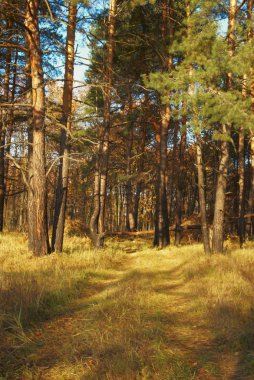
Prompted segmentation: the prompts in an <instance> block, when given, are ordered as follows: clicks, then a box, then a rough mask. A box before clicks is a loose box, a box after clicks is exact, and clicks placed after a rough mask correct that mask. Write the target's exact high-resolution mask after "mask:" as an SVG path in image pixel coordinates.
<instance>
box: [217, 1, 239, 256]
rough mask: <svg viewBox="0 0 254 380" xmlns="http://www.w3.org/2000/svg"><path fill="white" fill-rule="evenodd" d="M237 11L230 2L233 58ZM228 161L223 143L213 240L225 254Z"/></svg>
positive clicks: (226, 129) (229, 80) (229, 82)
mask: <svg viewBox="0 0 254 380" xmlns="http://www.w3.org/2000/svg"><path fill="white" fill-rule="evenodd" d="M236 9H237V0H230V8H229V16H228V20H229V21H228V55H229V58H231V57H232V56H233V54H234V48H235V23H236ZM231 89H232V73H228V75H227V90H228V91H230V90H231ZM230 129H231V126H230V125H223V127H222V133H223V135H224V136H227V135H228V133H229V132H230ZM228 161H229V143H228V141H222V143H221V157H220V163H219V173H218V178H217V187H216V196H215V205H214V218H213V239H212V250H213V252H217V253H222V252H223V241H224V217H225V193H226V186H227V174H228Z"/></svg>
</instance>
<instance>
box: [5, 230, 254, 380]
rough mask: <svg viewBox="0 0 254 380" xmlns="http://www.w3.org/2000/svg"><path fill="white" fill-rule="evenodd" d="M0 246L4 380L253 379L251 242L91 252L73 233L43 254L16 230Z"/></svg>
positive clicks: (113, 246)
mask: <svg viewBox="0 0 254 380" xmlns="http://www.w3.org/2000/svg"><path fill="white" fill-rule="evenodd" d="M0 247H1V251H0V252H1V253H0V263H1V267H2V268H3V271H2V273H1V277H0V286H1V293H0V302H1V312H0V318H1V329H2V332H3V334H2V338H1V340H0V351H1V354H0V355H1V356H0V363H1V365H0V374H1V375H2V377H1V376H0V378H1V379H14V380H15V379H52V380H58V379H59V380H60V379H88V380H89V379H90V380H97V379H98V380H101V379H110V380H117V379H123V380H124V379H126V380H132V379H136V380H146V379H151V380H175V379H176V380H177V379H186V380H188V379H200V380H201V379H202V380H203V379H218V378H225V379H231V378H232V379H233V378H234V377H233V376H235V378H241V377H239V376H238V374H239V373H240V374H242V375H241V376H242V378H246V379H248V378H250V379H251V378H253V376H254V366H253V363H254V355H253V352H254V333H253V324H254V308H253V305H254V258H253V254H252V250H253V248H252V247H251V246H250V247H249V248H245V249H244V250H235V251H232V252H230V253H228V254H227V255H213V256H205V255H204V254H203V252H202V247H201V245H192V246H185V247H181V248H175V247H170V248H168V249H165V250H160V251H158V250H156V249H154V248H151V242H150V241H149V240H148V241H144V240H142V239H135V240H125V241H123V240H121V239H115V238H111V239H109V240H108V241H107V247H106V249H105V250H102V251H94V250H92V249H91V247H90V244H89V242H88V240H87V239H86V238H82V237H75V236H73V237H70V238H68V239H67V240H66V244H65V253H64V254H62V255H55V254H53V255H51V256H48V257H44V258H39V259H38V258H34V257H32V256H31V254H30V253H28V252H27V250H26V248H25V247H26V241H25V238H24V237H23V236H22V235H17V234H10V235H3V236H2V237H1V243H0ZM237 376H238V377H237ZM248 376H249V377H248Z"/></svg>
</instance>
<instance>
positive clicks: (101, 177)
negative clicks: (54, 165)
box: [90, 0, 117, 248]
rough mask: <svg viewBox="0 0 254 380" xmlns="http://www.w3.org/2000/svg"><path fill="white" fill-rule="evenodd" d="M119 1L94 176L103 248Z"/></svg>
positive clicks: (96, 239) (97, 240)
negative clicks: (113, 67)
mask: <svg viewBox="0 0 254 380" xmlns="http://www.w3.org/2000/svg"><path fill="white" fill-rule="evenodd" d="M116 7H117V1H116V0H110V4H109V17H108V42H107V61H106V68H105V85H104V89H103V94H104V125H103V127H102V128H100V130H99V140H100V141H99V144H98V145H99V146H98V154H97V163H96V168H95V177H94V196H93V204H94V210H93V213H92V217H91V220H90V236H91V239H92V242H93V244H94V246H95V247H96V248H103V246H104V239H105V223H104V222H105V204H106V190H107V176H108V160H109V136H110V124H111V116H110V110H111V88H112V66H113V54H114V35H115V17H116Z"/></svg>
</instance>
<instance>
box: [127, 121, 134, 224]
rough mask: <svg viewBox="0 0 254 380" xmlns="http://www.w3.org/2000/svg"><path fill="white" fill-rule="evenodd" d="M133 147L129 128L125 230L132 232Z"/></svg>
mask: <svg viewBox="0 0 254 380" xmlns="http://www.w3.org/2000/svg"><path fill="white" fill-rule="evenodd" d="M132 145H133V126H131V131H130V132H129V137H128V141H127V155H126V156H127V167H126V175H127V177H128V178H127V184H126V230H127V231H134V227H135V223H134V212H133V199H132V198H133V195H132V183H131V180H130V178H129V177H130V175H131V153H132Z"/></svg>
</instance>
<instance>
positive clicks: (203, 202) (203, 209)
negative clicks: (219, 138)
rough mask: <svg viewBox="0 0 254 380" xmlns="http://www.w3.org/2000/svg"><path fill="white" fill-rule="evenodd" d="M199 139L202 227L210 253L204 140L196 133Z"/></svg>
mask: <svg viewBox="0 0 254 380" xmlns="http://www.w3.org/2000/svg"><path fill="white" fill-rule="evenodd" d="M196 139H197V153H196V154H197V169H198V194H199V207H200V215H201V229H202V237H203V244H204V251H205V253H210V252H211V249H210V239H209V229H208V225H207V216H206V197H205V180H204V167H203V155H202V141H201V137H200V135H198V134H196Z"/></svg>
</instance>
